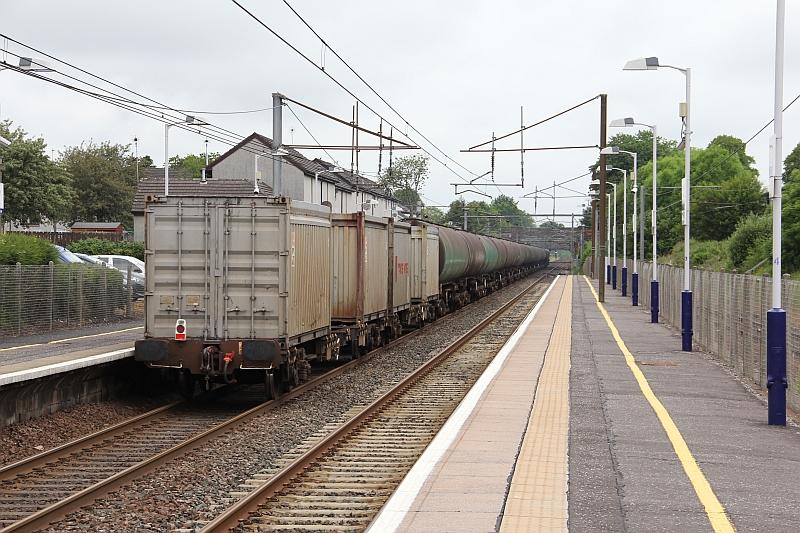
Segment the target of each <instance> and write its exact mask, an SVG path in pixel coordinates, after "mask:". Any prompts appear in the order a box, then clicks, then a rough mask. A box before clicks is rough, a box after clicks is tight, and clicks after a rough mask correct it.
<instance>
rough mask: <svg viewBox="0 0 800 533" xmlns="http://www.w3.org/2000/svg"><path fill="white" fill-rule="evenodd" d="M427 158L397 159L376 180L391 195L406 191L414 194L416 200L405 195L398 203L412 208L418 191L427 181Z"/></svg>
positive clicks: (408, 157) (417, 197)
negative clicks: (410, 202)
mask: <svg viewBox="0 0 800 533" xmlns="http://www.w3.org/2000/svg"><path fill="white" fill-rule="evenodd" d="M428 172H429V171H428V158H427V157H425V156H422V155H412V156H407V157H398V158H397V159H395V160H394V162H393V163H392V166H391V167H389V168H386V170H384V171H383V174H381V176H380V177H379V178H378V184H379V185H380V186H381V187H382V188H384V189H386V190H388V191H389V192H390V193H392V194H396V193H397V192H398V191H401V190H408V191H411V192H413V193H415V195H416V198H413V196H411V195H408V194H405V196H404V199H400V198H399V197H398V200H400V203H402V204H403V205H405V206H406V207H413V206H414V205H416V201H418V200H419V191H420V189H422V186H423V185H425V182H426V181H427V180H428ZM411 200H413V201H414V203H412V204H408V203H406V202H407V201H411Z"/></svg>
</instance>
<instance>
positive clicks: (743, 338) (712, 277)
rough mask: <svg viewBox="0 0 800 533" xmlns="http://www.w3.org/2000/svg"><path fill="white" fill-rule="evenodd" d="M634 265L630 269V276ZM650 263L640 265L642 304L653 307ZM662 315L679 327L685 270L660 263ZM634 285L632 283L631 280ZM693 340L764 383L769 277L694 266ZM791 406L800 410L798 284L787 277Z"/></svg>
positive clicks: (785, 299)
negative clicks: (651, 301)
mask: <svg viewBox="0 0 800 533" xmlns="http://www.w3.org/2000/svg"><path fill="white" fill-rule="evenodd" d="M631 271H632V269H630V268H629V271H628V276H629V279H630V275H631V273H632V272H631ZM652 276H653V270H652V264H651V263H642V264H641V265H640V268H639V305H640V306H642V307H643V308H644V309H649V308H650V281H651V280H652ZM658 282H659V295H660V296H659V307H660V319H661V321H662V322H666V323H668V324H670V325H672V326H673V327H675V328H677V329H680V327H681V291H683V268H679V267H673V266H669V265H658ZM628 285H629V287H630V285H631V282H630V281H629V282H628ZM692 293H693V295H692V300H693V305H694V313H693V329H694V342H695V343H696V344H698V345H699V346H700V347H701V348H703V350H705V351H707V352H708V353H710V354H712V355H714V356H715V357H717V358H718V359H720V360H721V361H722V362H723V363H725V364H726V365H727V366H729V367H730V368H732V369H733V371H734V372H736V373H737V374H738V375H739V376H741V377H743V378H745V379H747V380H750V381H751V382H753V383H756V384H758V385H759V386H761V387H762V388H765V387H766V374H767V368H766V365H767V360H766V343H767V311H768V310H769V309H770V307H771V306H772V303H771V302H772V298H771V294H772V279H771V278H770V277H762V276H751V275H747V274H732V273H727V272H712V271H707V270H695V269H693V270H692ZM782 294H783V306H784V309H785V310H786V314H787V316H786V359H787V360H786V368H787V373H788V383H789V389H788V391H787V392H788V395H787V400H788V402H789V405H790V406H791V408H792V409H794V410H800V374H799V373H798V371H799V370H800V282H797V281H791V280H784V282H783V284H782Z"/></svg>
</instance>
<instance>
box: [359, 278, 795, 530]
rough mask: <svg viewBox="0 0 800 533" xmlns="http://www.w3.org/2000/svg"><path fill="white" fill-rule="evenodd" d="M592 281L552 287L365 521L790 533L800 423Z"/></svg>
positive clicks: (407, 525) (436, 526)
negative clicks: (770, 420)
mask: <svg viewBox="0 0 800 533" xmlns="http://www.w3.org/2000/svg"><path fill="white" fill-rule="evenodd" d="M592 283H593V282H591V280H589V279H588V278H585V277H583V276H566V277H564V276H562V277H559V278H557V279H556V280H555V281H554V282H553V284H552V285H551V286H550V288H549V289H548V291H547V293H546V294H545V296H544V297H543V298H542V299H541V300H540V302H539V303H538V304H537V305H536V307H535V308H534V309H532V310H531V312H530V314H529V315H528V316H527V317H526V319H525V320H524V321H523V323H522V324H521V325H520V327H519V328H518V330H517V332H516V333H515V334H514V336H512V337H511V338H510V339H509V341H508V342H507V343H506V345H505V346H504V347H503V348H502V349H501V351H500V352H499V353H498V355H497V356H496V358H495V360H494V361H493V362H492V363H491V364H490V366H489V367H488V368H487V370H486V372H485V373H484V375H482V376H481V378H480V379H479V380H478V382H477V383H476V384H475V386H474V387H473V388H472V390H471V391H470V392H469V393H468V395H467V396H466V397H465V398H464V400H463V401H462V402H461V404H460V405H459V406H458V408H457V409H456V411H455V412H454V413H453V415H452V416H451V418H450V419H449V420H448V422H447V423H446V424H445V426H444V427H443V428H442V430H441V431H440V432H439V433H438V434H437V435H436V437H435V438H434V440H433V441H432V442H431V443H430V445H429V446H428V448H427V449H426V451H425V453H424V454H423V456H422V457H421V458H420V459H419V460H418V461H417V463H416V464H415V465H414V467H413V468H412V470H411V471H410V472H409V473H408V475H407V476H406V477H405V479H404V480H403V482H402V483H401V485H400V486H399V487H398V490H397V491H396V492H395V494H394V495H393V496H392V498H391V499H390V500H389V502H387V504H386V505H385V506H384V508H383V509H382V511H381V513H380V514H379V515H378V517H376V519H375V521H373V523H372V525H371V527H370V531H373V532H378V531H379V532H389V531H403V532H412V531H413V532H447V531H453V532H490V531H501V532H505V531H580V532H583V531H590V532H595V531H598V532H599V531H647V532H652V531H682V532H690V531H716V532H729V531H736V530H738V531H767V530H769V531H787V532H788V531H800V513H798V512H796V509H795V507H796V505H797V504H796V502H797V501H798V499H799V498H800V483H797V472H798V471H800V432H798V430H797V427H796V426H791V425H790V426H787V427H785V428H784V427H774V426H768V425H767V423H766V420H767V412H766V405H765V404H764V403H763V402H762V401H761V400H760V399H758V398H756V397H755V396H753V395H752V394H751V393H750V392H749V391H748V390H747V389H746V388H745V387H744V386H743V385H742V384H741V383H740V382H739V381H738V380H737V379H736V378H735V377H733V376H732V375H731V374H730V373H729V372H728V371H726V370H725V369H724V368H723V367H721V366H720V365H718V364H717V363H715V362H714V361H713V360H712V359H711V358H710V356H707V355H706V354H703V353H701V352H691V353H688V352H682V351H680V338H679V335H678V334H677V333H676V332H674V331H673V330H671V329H669V328H667V327H666V326H664V325H661V324H651V323H650V320H649V314H648V313H647V312H646V311H647V310H646V309H642V308H639V307H633V306H632V305H631V302H630V299H629V298H624V297H622V296H620V293H619V291H612V290H611V289H610V288H608V289H607V291H606V302H605V304H599V303H598V302H597V299H596V286H592Z"/></svg>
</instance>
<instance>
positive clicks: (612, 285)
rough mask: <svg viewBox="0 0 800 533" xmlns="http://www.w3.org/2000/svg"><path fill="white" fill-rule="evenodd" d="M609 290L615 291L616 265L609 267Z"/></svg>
mask: <svg viewBox="0 0 800 533" xmlns="http://www.w3.org/2000/svg"><path fill="white" fill-rule="evenodd" d="M611 288H612V289H614V290H616V289H617V265H614V266H612V267H611Z"/></svg>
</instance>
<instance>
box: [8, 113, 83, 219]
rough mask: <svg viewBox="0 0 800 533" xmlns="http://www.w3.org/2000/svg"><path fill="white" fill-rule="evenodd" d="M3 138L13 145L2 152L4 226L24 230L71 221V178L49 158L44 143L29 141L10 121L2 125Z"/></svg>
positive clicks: (42, 140) (35, 139)
mask: <svg viewBox="0 0 800 533" xmlns="http://www.w3.org/2000/svg"><path fill="white" fill-rule="evenodd" d="M0 135H2V136H3V137H5V138H6V139H8V140H9V141H11V145H10V146H8V147H5V148H0V158H2V159H3V182H4V183H5V212H4V213H3V215H2V217H0V223H2V222H4V221H6V220H10V221H13V222H15V223H17V224H20V225H22V226H30V225H34V224H40V223H42V222H43V221H50V222H53V223H57V222H66V221H67V220H69V218H70V217H69V214H70V213H69V211H70V208H71V206H72V203H73V201H74V195H73V194H72V188H71V182H70V176H69V175H68V174H67V173H66V172H65V171H64V169H63V167H61V166H58V165H56V164H55V163H54V162H53V161H52V160H50V158H49V157H47V155H46V148H47V145H46V144H45V142H44V139H42V138H41V137H38V138H29V137H28V135H27V133H26V132H25V131H24V130H23V129H22V128H20V127H16V128H14V127H13V123H12V122H11V121H9V120H6V121H3V122H2V123H0Z"/></svg>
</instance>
